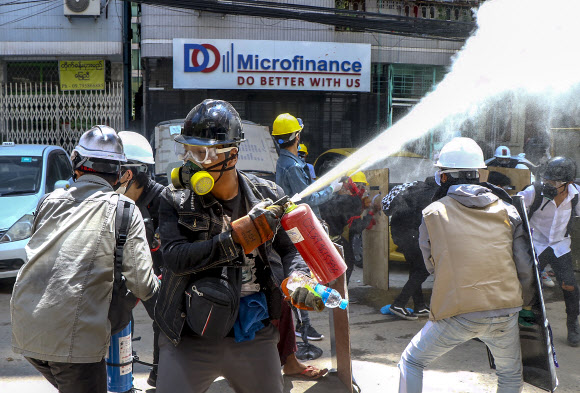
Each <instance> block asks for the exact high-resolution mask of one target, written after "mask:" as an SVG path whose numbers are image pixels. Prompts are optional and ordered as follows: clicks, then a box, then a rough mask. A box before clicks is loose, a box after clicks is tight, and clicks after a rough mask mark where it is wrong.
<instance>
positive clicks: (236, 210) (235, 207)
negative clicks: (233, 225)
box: [219, 190, 247, 221]
mask: <svg viewBox="0 0 580 393" xmlns="http://www.w3.org/2000/svg"><path fill="white" fill-rule="evenodd" d="M219 202H220V203H221V205H222V207H223V208H224V214H225V215H226V216H228V217H229V218H230V219H231V220H232V221H235V220H237V219H238V218H240V217H242V216H245V215H246V214H247V213H246V210H247V209H246V208H245V204H244V203H243V202H244V199H243V198H242V191H241V190H240V191H238V195H236V196H235V197H233V198H232V199H230V200H227V201H222V200H219Z"/></svg>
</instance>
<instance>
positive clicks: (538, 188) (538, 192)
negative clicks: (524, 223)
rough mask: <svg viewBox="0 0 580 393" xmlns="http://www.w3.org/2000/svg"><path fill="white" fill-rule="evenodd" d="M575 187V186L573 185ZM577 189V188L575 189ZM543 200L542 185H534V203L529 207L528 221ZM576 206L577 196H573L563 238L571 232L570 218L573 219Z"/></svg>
mask: <svg viewBox="0 0 580 393" xmlns="http://www.w3.org/2000/svg"><path fill="white" fill-rule="evenodd" d="M574 187H576V185H574ZM576 189H578V187H576ZM543 200H544V196H543V195H542V185H541V184H540V183H534V201H533V202H532V205H531V206H530V212H529V213H528V221H530V220H531V219H532V216H533V215H534V213H535V212H536V210H538V209H539V208H540V206H541V205H542V201H543ZM577 205H578V194H576V195H574V198H572V209H571V210H570V219H569V220H568V227H567V229H566V234H565V235H564V237H567V236H568V235H569V234H570V232H571V231H572V221H573V220H572V218H573V217H574V211H575V210H576V206H577Z"/></svg>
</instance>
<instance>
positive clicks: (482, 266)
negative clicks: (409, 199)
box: [399, 138, 534, 393]
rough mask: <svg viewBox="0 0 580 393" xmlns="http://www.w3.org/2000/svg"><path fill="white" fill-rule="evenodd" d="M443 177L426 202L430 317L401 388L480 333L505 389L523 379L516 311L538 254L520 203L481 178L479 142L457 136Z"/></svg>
mask: <svg viewBox="0 0 580 393" xmlns="http://www.w3.org/2000/svg"><path fill="white" fill-rule="evenodd" d="M436 166H437V167H439V171H437V173H436V179H437V182H438V183H439V185H440V188H439V190H438V191H437V192H436V193H435V196H434V198H433V199H434V200H435V202H433V203H432V204H430V205H429V206H427V208H425V210H423V222H422V223H421V226H420V228H419V245H420V247H421V251H422V253H423V257H424V259H425V266H426V267H427V270H428V271H429V272H430V273H431V274H433V275H434V278H435V280H434V283H433V294H432V297H431V313H430V315H429V321H428V322H427V324H426V325H425V326H424V327H423V329H422V330H421V331H420V332H419V333H418V334H417V335H416V336H415V337H414V338H413V339H412V340H411V342H410V343H409V345H408V346H407V348H406V349H405V351H404V352H403V354H402V356H401V360H400V362H399V370H400V384H399V392H421V391H422V388H423V369H424V368H425V367H427V365H428V364H429V363H430V362H431V361H433V360H435V359H436V358H438V357H439V356H441V355H443V354H444V353H446V352H448V351H449V350H451V349H453V348H454V347H456V346H457V345H459V344H462V343H464V342H465V341H468V340H471V339H473V338H476V337H477V338H479V339H481V340H482V341H483V342H485V343H486V344H487V346H488V347H489V349H490V350H491V353H492V354H493V356H494V358H495V364H496V368H497V376H498V389H497V391H498V392H500V393H507V392H520V391H521V389H522V387H523V381H522V361H521V351H520V338H519V329H518V312H519V311H520V310H521V308H522V306H523V305H526V306H528V305H531V304H532V300H533V296H534V289H533V283H534V281H533V280H534V279H533V259H532V257H531V254H530V253H529V251H530V245H529V243H528V242H527V240H526V238H525V235H524V230H523V228H522V220H521V218H520V216H519V215H518V213H517V211H516V209H515V207H513V206H511V205H509V204H507V203H506V202H504V201H503V200H502V199H500V198H499V197H498V196H497V195H495V194H494V193H492V190H491V189H490V188H487V187H485V186H483V185H479V184H478V182H479V173H478V169H479V168H485V163H484V161H483V153H482V151H481V148H480V147H479V146H478V145H477V143H475V141H473V140H472V139H469V138H454V139H453V140H452V141H450V142H449V143H447V144H446V145H445V146H444V147H443V149H442V150H441V154H440V156H439V161H438V162H437V164H436Z"/></svg>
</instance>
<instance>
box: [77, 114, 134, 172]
mask: <svg viewBox="0 0 580 393" xmlns="http://www.w3.org/2000/svg"><path fill="white" fill-rule="evenodd" d="M71 158H72V161H73V164H74V169H79V168H81V167H83V168H81V169H84V170H88V171H91V172H99V173H118V171H119V170H120V167H119V165H120V163H121V162H126V161H127V157H125V153H124V152H123V141H122V140H121V138H120V137H119V135H117V132H115V130H114V129H112V128H111V127H109V126H103V125H98V126H94V127H92V128H91V129H90V130H88V131H86V132H85V133H84V134H83V135H82V136H81V139H80V140H79V144H78V145H77V146H76V147H75V148H74V150H73V154H72V157H71Z"/></svg>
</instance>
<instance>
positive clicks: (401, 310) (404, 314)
mask: <svg viewBox="0 0 580 393" xmlns="http://www.w3.org/2000/svg"><path fill="white" fill-rule="evenodd" d="M389 311H390V312H392V313H393V314H394V315H396V316H398V317H399V318H403V319H407V320H409V321H415V320H416V319H417V318H418V317H417V316H416V315H415V314H413V313H410V312H409V310H407V309H406V308H405V307H398V306H393V305H391V307H390V308H389Z"/></svg>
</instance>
